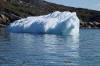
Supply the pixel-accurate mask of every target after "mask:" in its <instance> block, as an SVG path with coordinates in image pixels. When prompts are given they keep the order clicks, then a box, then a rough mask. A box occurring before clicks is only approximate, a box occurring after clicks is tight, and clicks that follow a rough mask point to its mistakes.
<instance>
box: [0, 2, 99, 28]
mask: <svg viewBox="0 0 100 66" xmlns="http://www.w3.org/2000/svg"><path fill="white" fill-rule="evenodd" d="M19 1H20V2H19ZM19 1H18V2H8V1H4V0H0V27H6V26H8V25H9V24H10V23H12V22H13V21H15V20H18V19H21V18H26V17H28V16H40V15H46V14H49V13H52V12H54V11H71V12H76V13H77V16H78V17H79V19H80V28H100V11H95V10H88V9H82V8H74V7H68V6H63V5H58V4H54V3H49V2H46V1H43V2H41V3H30V2H26V1H28V0H19Z"/></svg>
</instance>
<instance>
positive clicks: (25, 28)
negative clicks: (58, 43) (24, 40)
mask: <svg viewBox="0 0 100 66" xmlns="http://www.w3.org/2000/svg"><path fill="white" fill-rule="evenodd" d="M7 31H8V32H13V33H35V34H41V33H42V34H62V35H76V34H78V33H79V19H78V17H77V15H76V13H75V12H67V11H65V12H59V11H56V12H53V13H51V14H48V15H43V16H34V17H33V16H32V17H27V18H24V19H20V20H17V21H15V22H13V23H11V24H10V25H9V26H8V28H7Z"/></svg>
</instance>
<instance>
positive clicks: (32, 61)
mask: <svg viewBox="0 0 100 66" xmlns="http://www.w3.org/2000/svg"><path fill="white" fill-rule="evenodd" d="M3 34H4V33H3ZM5 34H6V35H7V37H6V38H5V37H2V39H9V40H7V41H3V40H2V39H0V41H1V42H0V45H3V46H0V66H6V65H10V66H11V65H12V66H66V65H71V66H78V65H79V53H78V51H79V36H61V35H49V34H44V35H34V34H27V33H23V34H20V33H19V34H17V33H10V34H7V33H5ZM0 35H1V34H0ZM3 36H5V35H3Z"/></svg>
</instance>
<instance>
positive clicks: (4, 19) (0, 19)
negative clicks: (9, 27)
mask: <svg viewBox="0 0 100 66" xmlns="http://www.w3.org/2000/svg"><path fill="white" fill-rule="evenodd" d="M9 21H10V20H9V18H8V17H6V16H5V15H3V14H1V15H0V24H4V25H6V24H8V22H9Z"/></svg>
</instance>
